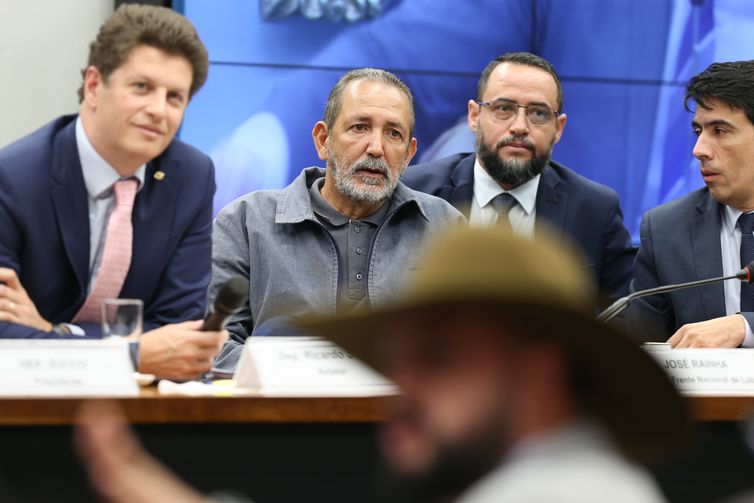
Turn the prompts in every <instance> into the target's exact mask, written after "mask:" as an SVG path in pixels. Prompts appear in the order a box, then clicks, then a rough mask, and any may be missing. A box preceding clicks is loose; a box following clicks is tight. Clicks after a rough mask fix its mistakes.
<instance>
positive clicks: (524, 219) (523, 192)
mask: <svg viewBox="0 0 754 503" xmlns="http://www.w3.org/2000/svg"><path fill="white" fill-rule="evenodd" d="M540 177H541V175H537V176H535V177H534V178H532V179H531V180H529V181H528V182H526V183H522V184H521V185H519V186H518V187H515V188H513V189H511V190H508V191H506V190H504V189H503V188H502V187H501V186H500V184H499V183H497V182H496V181H495V179H494V178H492V177H491V176H490V175H489V173H487V171H486V170H485V169H484V168H483V167H482V165H481V164H480V163H479V159H477V160H476V161H475V162H474V197H473V200H472V202H471V212H470V213H469V225H471V226H474V227H489V226H491V225H493V224H494V223H495V221H496V220H497V211H496V210H495V208H494V206H493V205H492V200H493V199H495V197H496V196H497V195H499V194H502V193H504V192H508V193H509V194H510V195H512V196H513V197H514V198H516V201H518V204H516V205H515V206H513V207H512V208H511V210H510V212H509V213H508V219H509V220H510V223H511V227H512V228H513V231H514V232H515V233H516V234H519V235H521V236H524V237H529V238H531V237H533V236H534V221H535V219H536V216H537V208H536V203H537V189H539V179H540Z"/></svg>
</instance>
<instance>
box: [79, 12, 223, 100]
mask: <svg viewBox="0 0 754 503" xmlns="http://www.w3.org/2000/svg"><path fill="white" fill-rule="evenodd" d="M140 45H146V46H150V47H155V48H157V49H160V50H162V51H165V52H166V53H168V54H171V55H176V56H183V57H184V58H186V59H187V60H188V62H189V63H190V64H191V68H192V72H193V74H192V78H191V88H190V89H189V98H191V97H192V96H193V95H194V94H195V93H196V92H197V91H198V90H199V89H200V88H201V87H202V86H203V85H204V82H205V81H206V80H207V72H208V71H209V59H208V56H207V49H206V48H205V47H204V44H203V43H202V41H201V40H200V39H199V35H198V34H197V33H196V28H194V25H193V24H191V21H189V20H188V19H186V18H185V17H184V16H182V15H180V14H178V13H177V12H175V11H173V10H171V9H168V8H166V7H156V6H153V5H136V4H124V5H121V6H120V7H118V9H117V10H116V11H115V12H114V13H113V14H112V15H111V16H110V17H109V18H108V19H107V20H106V21H105V23H104V24H103V25H102V26H101V27H100V29H99V33H97V38H96V39H94V41H93V42H92V43H91V44H90V45H89V61H88V63H87V68H88V67H90V66H94V67H95V68H97V70H99V72H100V74H101V75H102V78H103V80H104V81H105V83H106V82H107V79H108V77H110V75H111V74H112V73H113V72H114V71H115V70H116V69H118V67H120V65H122V64H123V63H124V62H125V61H126V59H128V57H129V55H130V54H131V51H133V50H134V49H135V48H136V47H138V46H140ZM85 73H86V68H84V70H82V72H81V75H82V76H83V75H84V74H85ZM78 92H79V103H81V102H82V101H83V100H84V84H83V83H82V84H81V87H79V91H78Z"/></svg>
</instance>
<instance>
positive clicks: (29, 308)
mask: <svg viewBox="0 0 754 503" xmlns="http://www.w3.org/2000/svg"><path fill="white" fill-rule="evenodd" d="M207 71H208V58H207V50H206V49H205V47H204V44H203V43H202V41H201V40H200V39H199V36H198V35H197V33H196V30H195V28H194V26H193V25H192V24H191V23H190V22H189V21H188V20H187V19H186V18H185V17H183V16H181V15H180V14H178V13H176V12H174V11H172V10H170V9H166V8H162V7H153V6H146V5H123V6H121V7H120V8H118V9H117V10H116V11H115V12H114V13H113V14H112V16H110V17H109V18H108V19H107V20H106V21H105V23H104V24H103V25H102V27H101V28H100V30H99V33H98V34H97V37H96V39H95V40H94V41H93V42H92V43H91V46H90V52H89V61H88V65H87V67H86V69H85V70H84V71H83V72H82V73H83V83H82V86H81V88H80V89H79V100H80V108H79V113H78V114H77V115H66V116H62V117H59V118H57V119H55V120H54V121H52V122H50V123H49V124H47V125H45V126H43V127H42V128H40V129H38V130H37V131H34V132H32V133H31V134H29V135H28V136H26V137H24V138H21V139H20V140H18V141H17V142H15V143H13V144H11V145H9V146H7V147H5V148H4V149H2V150H0V337H1V338H57V337H60V338H77V337H90V338H96V337H99V336H100V335H101V328H100V323H101V305H102V301H103V300H104V299H106V298H118V297H120V298H133V299H141V300H142V301H143V302H144V329H145V330H146V333H145V334H144V335H143V336H142V337H141V338H140V340H139V342H134V343H133V344H132V345H131V354H132V358H133V360H134V363H135V367H136V368H137V369H138V370H139V371H141V372H144V373H150V374H156V375H157V376H159V377H166V378H171V379H190V378H195V377H198V376H199V375H200V374H201V373H203V372H205V371H207V370H209V369H210V367H211V364H212V360H213V358H214V356H215V355H216V354H217V352H218V351H219V348H220V346H221V345H222V344H223V342H224V341H225V339H226V338H227V333H225V332H202V331H200V330H199V328H200V326H201V321H198V319H199V318H201V317H202V316H203V315H204V310H205V301H206V297H205V295H206V289H207V285H208V283H209V278H210V263H211V246H212V245H211V218H212V196H213V194H214V191H215V179H214V173H215V171H214V166H213V164H212V161H211V160H210V159H209V157H207V156H206V155H204V154H202V153H201V152H199V151H198V150H196V149H194V148H193V147H191V146H189V145H186V144H184V143H182V142H181V141H179V140H177V139H175V134H176V132H177V131H178V128H179V126H180V124H181V120H182V119H183V114H184V112H185V110H186V107H187V105H188V103H189V100H190V99H191V98H192V96H194V94H195V93H196V92H197V91H198V90H199V89H200V88H201V87H202V85H203V84H204V82H205V80H206V78H207ZM187 320H197V321H187Z"/></svg>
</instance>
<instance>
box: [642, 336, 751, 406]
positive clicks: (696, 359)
mask: <svg viewBox="0 0 754 503" xmlns="http://www.w3.org/2000/svg"><path fill="white" fill-rule="evenodd" d="M649 354H650V355H651V356H652V357H654V358H655V360H656V361H657V362H658V363H659V364H660V367H662V368H663V369H664V370H665V371H666V372H667V373H668V375H670V379H671V381H672V382H673V384H675V386H676V387H677V388H678V390H679V391H681V392H682V393H684V394H687V395H712V394H715V395H751V394H754V349H744V348H736V349H664V350H656V349H654V350H650V351H649Z"/></svg>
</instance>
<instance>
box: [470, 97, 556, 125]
mask: <svg viewBox="0 0 754 503" xmlns="http://www.w3.org/2000/svg"><path fill="white" fill-rule="evenodd" d="M477 104H478V105H479V106H480V107H488V108H489V109H490V112H492V116H493V117H494V118H495V119H496V120H499V121H506V120H508V119H510V118H511V117H513V116H514V115H516V113H518V109H519V108H523V109H524V110H526V117H527V118H528V119H529V122H531V123H532V124H534V125H535V126H544V125H545V124H547V123H548V122H550V121H551V120H552V118H553V117H557V116H558V115H559V114H558V112H553V111H552V110H550V107H548V106H547V105H519V104H518V103H516V102H515V101H511V100H495V101H477Z"/></svg>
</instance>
